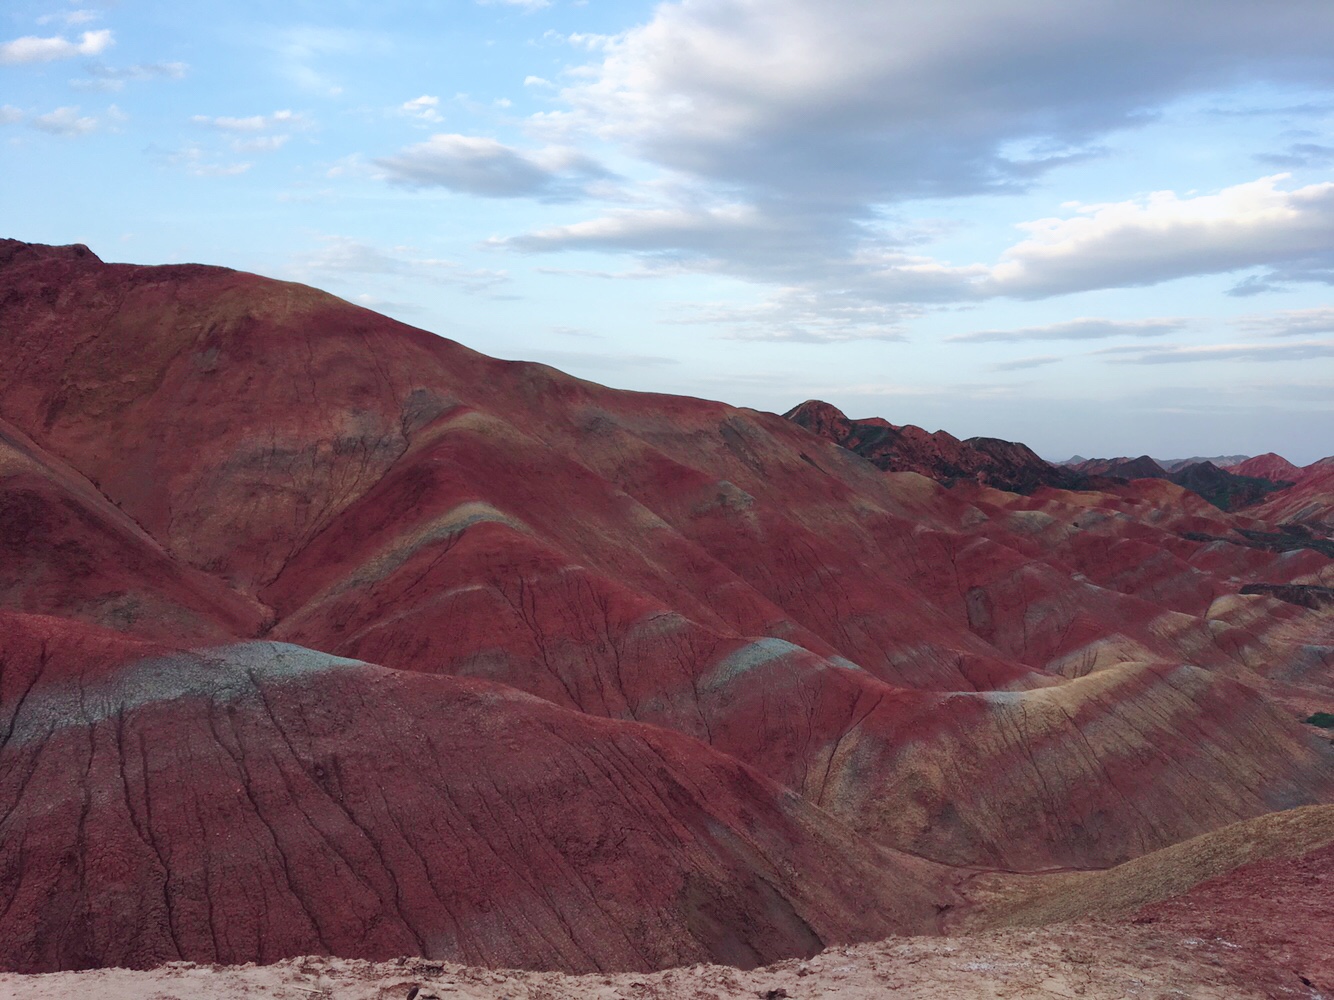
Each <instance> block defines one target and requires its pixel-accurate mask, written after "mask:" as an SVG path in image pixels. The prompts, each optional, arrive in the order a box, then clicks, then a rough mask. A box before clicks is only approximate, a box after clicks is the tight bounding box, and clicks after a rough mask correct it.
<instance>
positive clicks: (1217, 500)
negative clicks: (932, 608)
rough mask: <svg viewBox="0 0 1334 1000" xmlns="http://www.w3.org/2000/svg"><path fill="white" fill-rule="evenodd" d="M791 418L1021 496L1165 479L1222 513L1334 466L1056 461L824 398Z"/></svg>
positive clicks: (888, 466) (884, 457)
mask: <svg viewBox="0 0 1334 1000" xmlns="http://www.w3.org/2000/svg"><path fill="white" fill-rule="evenodd" d="M784 416H785V417H787V419H789V420H791V421H793V422H794V423H798V424H800V425H801V426H803V427H805V428H806V429H808V430H812V431H815V432H816V433H817V434H820V435H822V436H823V437H827V438H829V439H830V440H831V441H834V442H836V443H838V444H840V445H842V446H843V447H845V448H847V449H848V450H850V451H854V452H856V453H857V454H858V455H861V456H862V457H863V458H865V459H867V460H868V461H870V462H872V463H873V464H874V465H875V466H876V467H877V468H880V469H883V470H884V471H886V472H916V473H919V474H920V475H924V476H929V477H930V478H932V479H935V480H936V481H938V482H941V483H944V484H945V485H947V486H953V485H955V484H956V483H959V482H962V481H972V482H977V483H981V484H982V485H985V486H991V487H994V488H996V489H1002V490H1009V491H1011V492H1015V493H1023V494H1028V493H1032V492H1033V491H1034V490H1036V489H1038V488H1039V487H1043V486H1048V487H1051V488H1053V489H1062V490H1099V489H1103V488H1105V487H1106V486H1108V485H1109V484H1112V483H1116V482H1126V481H1129V480H1134V479H1166V480H1168V481H1169V482H1173V483H1176V484H1177V485H1178V486H1182V487H1185V488H1186V489H1188V490H1190V491H1191V492H1193V493H1196V494H1198V495H1199V496H1201V497H1203V498H1204V499H1205V500H1208V501H1209V502H1210V503H1211V504H1213V505H1214V506H1215V507H1218V508H1219V509H1220V510H1239V509H1242V508H1245V507H1250V506H1253V505H1254V504H1258V503H1260V502H1261V501H1263V500H1264V499H1265V498H1266V497H1267V496H1269V495H1270V494H1272V493H1276V492H1278V491H1280V490H1283V489H1285V488H1287V487H1290V486H1292V485H1294V484H1295V483H1297V482H1298V481H1300V480H1301V479H1302V478H1303V477H1304V476H1305V475H1306V474H1307V473H1308V472H1310V471H1315V470H1317V469H1320V468H1324V467H1326V466H1325V464H1322V463H1334V459H1322V460H1321V462H1315V463H1312V464H1311V465H1310V466H1307V467H1306V469H1302V468H1299V467H1298V466H1295V465H1293V464H1292V463H1291V462H1289V461H1287V459H1285V458H1283V457H1281V456H1279V455H1275V454H1273V453H1270V454H1267V455H1259V456H1256V457H1255V458H1248V457H1247V456H1245V455H1219V456H1215V457H1214V458H1178V459H1170V460H1165V461H1159V460H1157V459H1154V458H1150V457H1149V456H1148V455H1141V456H1139V457H1138V458H1124V457H1122V458H1083V457H1081V456H1079V455H1076V456H1074V457H1073V458H1070V459H1068V460H1067V461H1065V462H1059V463H1052V462H1047V461H1045V460H1043V459H1042V458H1040V457H1038V455H1037V453H1035V452H1034V451H1033V450H1032V449H1031V448H1029V447H1028V446H1027V445H1023V444H1019V443H1018V442H1014V441H1003V440H1001V439H999V438H989V437H973V438H967V439H966V440H960V439H959V438H956V437H954V435H952V434H949V433H948V432H946V431H926V430H923V429H922V428H920V427H914V426H913V425H912V424H904V425H898V424H892V423H890V422H889V421H888V420H885V419H883V418H880V417H869V418H864V419H859V420H854V419H851V418H849V417H847V416H846V415H844V414H843V413H842V412H841V411H840V410H838V408H837V407H834V406H832V405H830V404H829V403H826V402H823V401H821V400H818V399H811V400H807V401H806V402H804V403H802V404H801V405H800V406H796V407H793V408H792V409H791V410H789V411H788V412H787V413H786V414H784Z"/></svg>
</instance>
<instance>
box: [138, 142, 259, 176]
mask: <svg viewBox="0 0 1334 1000" xmlns="http://www.w3.org/2000/svg"><path fill="white" fill-rule="evenodd" d="M155 155H156V156H157V157H158V158H159V159H161V160H162V161H163V162H164V163H168V164H170V165H172V166H175V167H181V168H183V169H184V170H185V171H186V172H187V173H189V174H191V175H193V176H195V177H237V176H239V175H241V174H244V173H246V172H247V171H249V170H250V168H251V167H253V166H254V164H253V163H250V162H248V161H241V162H225V161H221V160H219V159H217V157H216V156H215V155H213V154H211V153H209V152H207V151H205V150H204V149H202V148H201V147H200V146H198V145H189V146H186V147H184V148H183V149H178V150H175V151H174V152H164V151H162V150H157V151H156V152H155Z"/></svg>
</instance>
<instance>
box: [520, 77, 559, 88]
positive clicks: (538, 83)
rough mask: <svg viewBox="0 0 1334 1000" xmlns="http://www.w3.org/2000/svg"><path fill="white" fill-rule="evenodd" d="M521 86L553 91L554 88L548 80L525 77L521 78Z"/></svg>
mask: <svg viewBox="0 0 1334 1000" xmlns="http://www.w3.org/2000/svg"><path fill="white" fill-rule="evenodd" d="M523 85H524V86H525V87H546V88H548V89H555V86H556V85H555V84H554V83H552V82H551V81H550V80H547V79H545V78H543V77H540V76H525V77H524V78H523Z"/></svg>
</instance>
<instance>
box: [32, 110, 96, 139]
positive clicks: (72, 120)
mask: <svg viewBox="0 0 1334 1000" xmlns="http://www.w3.org/2000/svg"><path fill="white" fill-rule="evenodd" d="M28 124H29V125H31V126H32V127H33V128H35V129H40V130H41V131H43V132H50V133H51V134H52V135H85V134H86V133H88V132H91V131H93V130H94V129H95V128H97V119H96V118H92V117H89V116H87V115H81V114H79V109H78V108H77V107H65V108H56V109H55V110H54V111H51V112H48V113H47V114H44V115H33V117H31V118H29V119H28Z"/></svg>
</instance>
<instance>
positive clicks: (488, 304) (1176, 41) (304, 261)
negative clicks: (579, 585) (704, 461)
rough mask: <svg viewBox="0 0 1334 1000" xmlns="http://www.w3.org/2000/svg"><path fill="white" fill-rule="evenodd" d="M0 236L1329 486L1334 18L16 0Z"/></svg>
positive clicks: (656, 383) (1240, 11)
mask: <svg viewBox="0 0 1334 1000" xmlns="http://www.w3.org/2000/svg"><path fill="white" fill-rule="evenodd" d="M0 235H3V236H9V237H13V238H17V239H23V240H29V241H33V242H41V243H75V242H78V243H85V244H87V245H88V246H90V247H91V248H92V249H93V250H94V251H95V252H96V253H97V254H98V255H99V256H101V257H102V259H104V260H108V261H129V262H134V263H144V264H162V263H176V262H185V261H198V262H203V263H209V264H221V265H226V266H229V267H236V268H241V269H244V270H248V271H255V272H257V273H260V274H265V275H269V276H272V277H277V278H283V279H287V280H294V281H301V282H305V283H308V284H311V285H316V286H318V287H320V288H324V289H327V290H328V291H330V292H333V293H334V294H336V295H340V296H342V297H344V298H346V299H348V300H350V301H353V302H357V303H359V304H362V305H365V306H367V307H369V308H372V309H375V310H377V311H380V312H383V313H386V314H388V315H391V316H394V317H395V318H397V319H400V320H402V321H404V322H407V323H410V324H412V325H414V326H420V327H423V328H425V329H428V330H431V331H433V332H436V333H438V334H440V335H442V336H445V337H449V338H452V339H454V340H458V341H460V342H462V343H464V344H467V345H468V346H469V347H473V348H476V349H477V350H481V351H484V352H486V353H487V354H491V355H495V356H499V357H505V358H515V359H522V360H529V361H540V362H543V363H546V364H550V365H553V366H555V367H557V368H560V369H562V370H564V371H567V372H570V373H571V374H574V375H578V376H580V377H583V378H588V379H592V380H594V381H597V382H601V383H604V384H607V385H613V386H617V387H621V388H629V389H639V390H649V391H655V392H672V393H683V394H687V395H694V396H702V397H707V398H712V399H721V400H725V401H727V402H729V403H733V404H737V405H744V406H752V407H756V408H758V409H763V410H772V411H775V412H780V413H781V412H783V411H784V410H787V409H788V408H790V407H792V406H794V405H796V404H797V403H800V402H801V401H803V400H805V399H809V398H820V399H825V400H827V401H829V402H831V403H833V404H834V405H836V406H838V407H840V408H841V409H843V410H844V411H845V412H847V413H848V414H849V415H850V416H854V417H866V416H881V417H884V418H886V419H888V420H890V421H892V422H894V423H900V424H902V423H913V424H918V425H921V426H924V427H926V428H927V429H928V430H936V429H942V428H943V429H945V430H948V431H949V432H951V433H953V434H955V435H957V436H959V437H969V436H972V435H988V436H993V437H1002V438H1007V439H1011V440H1020V441H1024V442H1025V443H1027V444H1029V445H1030V446H1032V447H1033V448H1035V449H1036V450H1037V451H1038V452H1039V454H1042V455H1043V456H1044V457H1047V458H1049V459H1053V460H1060V459H1064V458H1067V457H1069V456H1070V455H1071V454H1073V453H1076V452H1077V453H1079V454H1081V455H1085V456H1093V455H1097V456H1112V455H1131V456H1134V455H1139V454H1142V453H1148V454H1152V455H1155V456H1157V457H1160V458H1177V457H1187V456H1192V455H1221V454H1238V453H1240V454H1258V453H1262V452H1266V451H1277V452H1279V453H1280V454H1283V455H1285V456H1286V457H1287V458H1289V459H1290V460H1292V461H1295V462H1298V463H1306V462H1310V461H1313V460H1315V459H1316V458H1319V457H1321V456H1323V455H1327V454H1330V453H1334V3H1331V2H1330V0H1269V2H1266V3H1257V2H1255V0H1210V2H1209V3H1208V4H1201V3H1198V2H1197V0H1191V2H1186V0H933V2H931V3H923V2H922V0H819V2H817V0H677V2H667V3H658V4H651V3H642V2H637V0H619V2H616V3H611V2H608V0H435V2H411V0H380V2H351V0H321V2H318V3H315V2H292V3H284V2H281V0H280V2H269V3H257V2H254V0H233V2H231V3H228V4H203V3H190V2H184V3H182V2H177V3H170V4H168V3H150V2H134V0H119V2H105V3H85V2H74V3H69V2H63V3H57V2H54V0H8V2H7V3H6V4H5V5H4V9H3V11H2V12H0Z"/></svg>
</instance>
